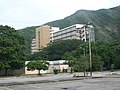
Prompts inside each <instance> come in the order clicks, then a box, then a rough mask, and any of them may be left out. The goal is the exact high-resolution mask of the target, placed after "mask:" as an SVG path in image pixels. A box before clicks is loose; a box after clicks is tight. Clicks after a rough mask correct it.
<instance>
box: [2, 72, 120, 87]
mask: <svg viewBox="0 0 120 90" xmlns="http://www.w3.org/2000/svg"><path fill="white" fill-rule="evenodd" d="M112 73H117V74H120V71H119V72H93V76H92V77H89V74H88V76H87V77H83V73H77V74H79V75H80V77H73V76H74V74H68V73H67V74H58V75H53V76H45V77H41V76H21V77H7V78H0V86H10V85H24V84H35V83H48V82H58V81H71V80H81V79H90V78H100V77H105V76H107V75H112Z"/></svg>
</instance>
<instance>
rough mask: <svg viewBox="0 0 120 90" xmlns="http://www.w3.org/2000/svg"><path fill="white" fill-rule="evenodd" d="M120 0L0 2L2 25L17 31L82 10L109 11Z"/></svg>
mask: <svg viewBox="0 0 120 90" xmlns="http://www.w3.org/2000/svg"><path fill="white" fill-rule="evenodd" d="M118 5H120V0H0V24H2V25H9V26H11V27H14V28H15V29H20V28H24V27H28V26H37V25H42V24H44V23H47V22H50V21H54V20H58V19H62V18H64V17H66V16H69V15H71V14H73V13H74V12H76V11H77V10H80V9H86V10H98V9H102V8H105V9H108V8H111V7H115V6H118Z"/></svg>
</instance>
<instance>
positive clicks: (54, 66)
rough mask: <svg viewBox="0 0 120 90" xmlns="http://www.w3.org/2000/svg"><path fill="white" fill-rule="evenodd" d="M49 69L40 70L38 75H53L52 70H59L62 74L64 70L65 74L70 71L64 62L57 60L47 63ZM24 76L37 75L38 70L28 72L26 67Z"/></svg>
mask: <svg viewBox="0 0 120 90" xmlns="http://www.w3.org/2000/svg"><path fill="white" fill-rule="evenodd" d="M29 62H30V61H26V62H25V65H26V64H27V63H29ZM48 63H49V68H48V70H40V73H41V74H42V73H53V72H54V70H59V71H60V72H64V70H66V71H67V72H69V71H70V67H69V65H67V64H64V63H65V60H57V61H48ZM25 74H39V71H38V70H29V69H28V68H27V67H25Z"/></svg>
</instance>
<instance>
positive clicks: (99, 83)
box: [0, 78, 120, 90]
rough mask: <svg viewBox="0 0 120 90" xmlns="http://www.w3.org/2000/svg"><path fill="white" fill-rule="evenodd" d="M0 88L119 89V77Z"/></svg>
mask: <svg viewBox="0 0 120 90" xmlns="http://www.w3.org/2000/svg"><path fill="white" fill-rule="evenodd" d="M0 90H120V78H96V79H84V80H74V81H64V82H49V83H39V84H27V85H13V86H6V87H0Z"/></svg>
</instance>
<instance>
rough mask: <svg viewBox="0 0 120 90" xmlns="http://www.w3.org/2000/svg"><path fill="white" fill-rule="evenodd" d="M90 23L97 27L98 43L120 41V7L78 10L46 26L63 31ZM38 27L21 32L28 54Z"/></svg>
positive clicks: (96, 36)
mask: <svg viewBox="0 0 120 90" xmlns="http://www.w3.org/2000/svg"><path fill="white" fill-rule="evenodd" d="M89 21H90V22H92V24H93V25H94V27H95V38H96V41H104V42H106V41H107V42H109V41H111V40H116V39H120V6H118V7H114V8H110V9H100V10H97V11H90V10H78V11H77V12H75V13H74V14H72V15H70V16H68V17H65V18H64V19H61V20H56V21H52V22H48V23H46V24H47V25H50V26H57V27H60V28H61V29H62V28H65V27H67V26H70V25H73V24H85V23H87V22H89ZM37 27H38V26H34V27H27V28H24V29H21V30H19V32H20V33H21V35H23V36H24V37H25V40H26V43H27V47H28V49H27V50H28V52H30V45H31V40H32V38H35V28H37Z"/></svg>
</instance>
